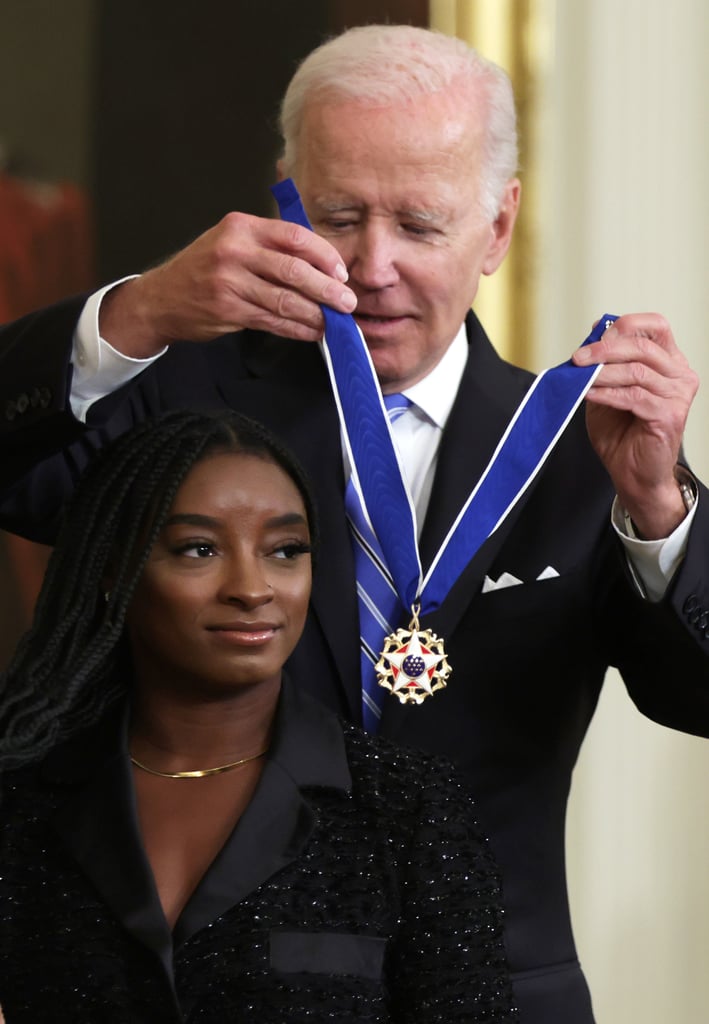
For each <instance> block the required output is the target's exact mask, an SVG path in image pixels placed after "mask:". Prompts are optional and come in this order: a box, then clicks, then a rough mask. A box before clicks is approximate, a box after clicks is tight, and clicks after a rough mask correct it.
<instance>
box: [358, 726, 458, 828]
mask: <svg viewBox="0 0 709 1024" xmlns="http://www.w3.org/2000/svg"><path fill="white" fill-rule="evenodd" d="M342 729H343V733H344V737H345V749H346V751H347V760H348V763H349V767H350V772H351V774H352V793H353V796H354V798H355V799H359V800H362V801H365V802H369V803H375V802H376V803H380V804H381V805H382V806H383V808H384V809H386V810H387V813H391V814H396V813H397V812H399V813H407V812H408V813H409V814H416V815H417V816H421V814H422V813H424V812H425V813H427V814H430V813H433V814H434V816H435V817H436V818H450V817H451V816H455V815H456V814H460V815H462V816H463V817H464V818H465V820H466V821H468V822H474V821H475V801H474V798H473V793H472V790H471V788H470V785H469V784H468V782H467V780H466V779H465V778H464V777H463V775H462V774H461V773H460V772H459V770H458V769H457V768H456V766H455V765H454V764H453V762H452V761H450V760H449V759H448V758H446V757H443V756H442V755H438V754H432V753H430V752H427V751H423V750H417V749H414V748H411V747H405V746H402V745H400V744H398V743H395V742H393V741H392V740H390V739H387V738H385V737H380V736H372V735H370V734H369V733H365V732H363V731H362V730H361V729H360V728H358V727H357V726H354V725H351V724H350V723H347V722H343V723H342Z"/></svg>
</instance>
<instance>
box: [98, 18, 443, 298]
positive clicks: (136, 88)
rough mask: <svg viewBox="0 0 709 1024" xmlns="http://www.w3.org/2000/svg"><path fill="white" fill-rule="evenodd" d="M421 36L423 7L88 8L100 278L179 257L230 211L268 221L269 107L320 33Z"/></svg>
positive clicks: (272, 140) (273, 108)
mask: <svg viewBox="0 0 709 1024" xmlns="http://www.w3.org/2000/svg"><path fill="white" fill-rule="evenodd" d="M382 20H384V21H386V20H389V21H407V22H411V23H414V24H426V23H427V21H428V3H427V0H399V2H398V3H397V2H391V0H389V2H385V0H379V2H377V0H370V2H362V0H349V2H328V0H307V2H305V3H298V2H293V0H250V2H249V0H242V2H241V3H235V2H234V0H203V2H201V3H198V4H184V5H180V4H175V3H174V0H172V2H171V0H150V3H146V2H145V0H111V2H105V3H103V4H102V5H101V8H100V17H99V19H98V26H97V39H98V46H97V51H96V54H97V58H98V59H97V61H96V69H97V75H96V91H95V103H94V119H95V125H96V134H95V150H94V160H93V165H94V176H93V191H94V194H95V198H96V204H97V205H96V211H97V221H96V226H97V240H98V249H97V251H98V254H99V256H98V261H99V265H98V276H99V279H100V280H110V279H111V278H114V277H117V276H119V275H122V274H125V273H129V272H131V271H134V270H135V269H136V268H137V269H141V268H143V267H145V266H146V265H149V264H151V263H153V262H155V261H158V260H160V259H162V258H163V257H164V256H166V255H168V254H169V253H170V252H172V251H174V250H176V249H178V248H180V247H181V246H182V245H184V244H185V242H187V241H189V240H190V239H192V238H193V237H196V236H197V235H198V234H200V233H201V232H202V231H203V230H204V229H205V228H207V227H209V226H211V225H212V224H214V223H216V222H217V221H218V220H219V219H220V218H221V217H222V216H223V215H224V214H225V213H226V212H227V211H229V210H234V209H236V210H246V211H248V212H250V213H255V214H261V215H268V214H270V213H271V212H272V205H271V197H270V193H269V191H268V186H269V185H270V184H271V183H272V182H273V181H274V180H275V176H274V175H275V171H274V168H275V162H276V159H277V157H278V155H279V141H278V133H277V127H276V126H277V117H278V106H279V102H280V98H281V96H282V94H283V92H284V90H285V87H286V85H287V83H288V81H289V79H290V77H291V75H292V74H293V72H294V70H295V68H296V66H297V64H298V62H299V61H300V60H301V59H302V58H303V57H304V56H305V55H306V54H307V53H308V52H309V51H310V50H312V49H313V48H314V47H316V46H317V45H319V44H320V43H321V42H323V40H324V39H325V38H327V37H328V36H329V35H332V34H334V33H337V32H339V31H341V29H342V28H344V27H345V26H349V25H354V24H362V23H366V22H369V21H382Z"/></svg>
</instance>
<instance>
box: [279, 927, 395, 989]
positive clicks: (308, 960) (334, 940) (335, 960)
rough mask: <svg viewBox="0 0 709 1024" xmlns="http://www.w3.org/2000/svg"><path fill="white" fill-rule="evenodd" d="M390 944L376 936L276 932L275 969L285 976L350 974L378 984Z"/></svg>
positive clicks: (340, 933) (341, 933) (339, 933)
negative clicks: (387, 945) (386, 950)
mask: <svg viewBox="0 0 709 1024" xmlns="http://www.w3.org/2000/svg"><path fill="white" fill-rule="evenodd" d="M386 943H387V940H386V939H385V938H380V937H379V936H376V935H352V934H349V933H343V932H293V931H282V930H278V931H272V932H271V934H270V961H271V968H272V969H273V970H274V971H279V972H280V973H282V974H350V975H354V976H355V977H358V978H369V979H371V980H372V981H378V980H379V979H380V978H381V976H382V967H383V964H384V951H385V949H386Z"/></svg>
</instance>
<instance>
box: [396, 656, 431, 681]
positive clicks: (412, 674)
mask: <svg viewBox="0 0 709 1024" xmlns="http://www.w3.org/2000/svg"><path fill="white" fill-rule="evenodd" d="M401 667H402V668H403V670H404V672H405V673H406V675H407V676H408V677H409V679H416V677H417V676H420V675H421V674H422V673H423V671H424V669H425V668H426V666H425V665H424V662H423V658H422V657H421V655H420V654H410V655H409V656H408V657H407V658H404V660H403V661H402V663H401Z"/></svg>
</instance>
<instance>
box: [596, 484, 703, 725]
mask: <svg viewBox="0 0 709 1024" xmlns="http://www.w3.org/2000/svg"><path fill="white" fill-rule="evenodd" d="M623 582H624V586H623V587H622V588H619V591H618V593H617V594H609V595H607V598H605V599H604V602H603V603H604V604H605V607H602V608H601V610H600V611H599V614H600V615H601V616H602V619H603V620H604V622H605V628H606V631H607V635H609V636H610V637H611V638H613V639H612V647H611V650H610V658H609V660H610V661H611V664H614V665H616V666H617V668H618V669H619V670H620V672H621V674H622V676H623V679H624V681H625V685H626V687H627V689H628V693H629V694H630V697H631V698H632V700H633V701H634V703H635V704H636V705H637V707H638V708H639V709H640V711H642V712H643V714H645V715H647V716H648V717H649V718H652V719H653V720H654V721H656V722H659V723H661V724H662V725H666V726H669V727H671V728H674V729H679V730H681V731H683V732H688V733H692V734H695V735H698V736H709V491H708V490H707V488H706V487H704V485H703V484H699V505H698V508H697V510H696V514H695V518H694V521H693V523H692V527H691V530H690V533H689V538H688V544H687V550H686V553H685V555H684V557H683V559H682V562H681V563H680V566H679V568H678V569H677V571H676V572H675V575H674V577H673V578H672V580H671V581H670V583H669V586H668V589H667V593H666V594H665V596H664V598H663V599H662V600H661V601H658V602H651V601H647V600H644V599H643V598H642V597H641V596H640V595H639V594H638V593H637V590H636V588H635V586H634V585H633V584H632V582H631V581H630V580H629V579H626V580H624V581H623Z"/></svg>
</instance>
